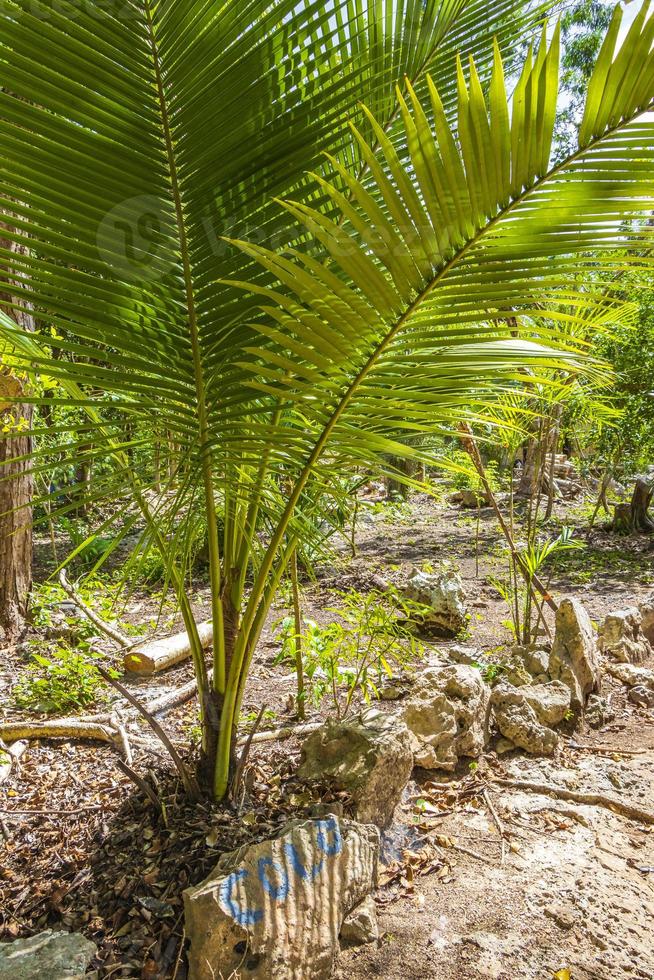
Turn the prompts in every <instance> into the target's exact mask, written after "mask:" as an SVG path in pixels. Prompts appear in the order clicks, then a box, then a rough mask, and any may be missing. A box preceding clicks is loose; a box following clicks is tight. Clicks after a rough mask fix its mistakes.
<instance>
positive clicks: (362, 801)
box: [299, 708, 413, 828]
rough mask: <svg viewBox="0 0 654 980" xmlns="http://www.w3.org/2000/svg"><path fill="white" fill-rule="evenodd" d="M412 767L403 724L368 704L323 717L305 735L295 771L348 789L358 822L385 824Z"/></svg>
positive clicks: (305, 777)
mask: <svg viewBox="0 0 654 980" xmlns="http://www.w3.org/2000/svg"><path fill="white" fill-rule="evenodd" d="M412 769H413V753H412V751H411V740H410V736H409V732H408V731H407V727H406V725H405V724H404V722H403V721H401V720H400V719H399V718H398V717H397V716H395V715H391V714H385V713H384V712H382V711H380V710H379V709H377V708H369V709H368V710H367V711H364V712H362V713H361V714H360V715H358V716H357V717H356V718H352V719H346V720H344V721H326V722H325V724H324V725H323V726H322V727H321V728H319V729H318V730H317V731H315V732H312V733H311V735H309V737H308V738H306V739H305V741H304V744H303V746H302V765H301V766H300V770H299V774H300V776H301V777H302V778H303V779H307V780H313V779H315V780H324V779H325V778H328V779H329V780H330V782H333V783H334V784H335V785H336V786H337V787H338V788H339V789H344V790H346V791H347V792H348V793H350V794H351V796H352V799H353V802H354V809H355V816H356V819H357V820H360V821H361V822H362V823H374V824H376V825H377V826H378V827H381V828H384V827H386V826H388V824H389V823H390V822H391V820H392V818H393V811H394V810H395V807H396V806H397V804H398V803H399V801H400V797H401V796H402V793H403V791H404V787H405V786H406V784H407V783H408V781H409V777H410V776H411V770H412Z"/></svg>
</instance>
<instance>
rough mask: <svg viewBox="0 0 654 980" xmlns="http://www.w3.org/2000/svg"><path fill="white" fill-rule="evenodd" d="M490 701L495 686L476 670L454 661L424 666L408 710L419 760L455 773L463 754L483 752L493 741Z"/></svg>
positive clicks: (420, 762)
mask: <svg viewBox="0 0 654 980" xmlns="http://www.w3.org/2000/svg"><path fill="white" fill-rule="evenodd" d="M489 703H490V688H489V687H488V685H487V684H486V683H485V682H484V680H483V678H482V676H481V673H480V672H479V671H478V670H477V669H476V668H474V667H469V666H466V665H465V664H452V665H451V666H447V667H430V668H428V669H427V670H424V671H423V672H422V674H420V676H419V677H418V678H417V680H416V686H415V688H414V691H413V693H412V694H411V696H410V697H409V699H408V700H407V701H406V702H405V706H404V714H403V717H404V721H405V722H406V725H407V728H408V729H409V732H410V733H411V742H412V747H413V754H414V760H415V764H416V765H417V766H422V767H423V768H424V769H447V770H450V771H451V770H453V769H454V768H455V767H456V764H457V761H458V759H459V757H460V756H471V757H473V758H475V757H476V756H478V755H480V754H481V753H482V752H483V751H484V748H485V746H486V744H487V742H488V715H489Z"/></svg>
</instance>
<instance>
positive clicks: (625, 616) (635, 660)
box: [599, 606, 652, 664]
mask: <svg viewBox="0 0 654 980" xmlns="http://www.w3.org/2000/svg"><path fill="white" fill-rule="evenodd" d="M646 614H647V615H648V616H649V607H647V609H646ZM648 625H649V622H648ZM599 648H600V651H601V652H602V653H603V654H604V655H605V656H607V657H612V658H613V660H617V661H618V663H623V664H641V663H642V662H643V661H644V660H646V659H647V657H648V656H649V655H650V654H651V653H652V647H651V645H650V642H649V640H648V639H647V636H646V635H645V632H644V630H643V617H642V614H641V612H640V609H638V608H637V607H636V606H631V607H630V608H629V609H619V610H617V611H616V612H611V613H609V614H608V616H606V617H605V618H604V621H603V623H602V625H601V627H600V631H599Z"/></svg>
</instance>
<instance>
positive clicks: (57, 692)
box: [13, 643, 105, 714]
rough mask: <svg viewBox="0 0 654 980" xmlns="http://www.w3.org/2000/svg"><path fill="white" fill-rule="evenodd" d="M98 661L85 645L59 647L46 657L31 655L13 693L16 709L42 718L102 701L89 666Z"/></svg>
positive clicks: (99, 681) (99, 682) (97, 678)
mask: <svg viewBox="0 0 654 980" xmlns="http://www.w3.org/2000/svg"><path fill="white" fill-rule="evenodd" d="M99 659H101V655H100V654H97V653H94V652H93V651H91V650H89V649H88V647H87V646H85V645H82V646H80V647H79V648H77V649H71V648H70V647H68V646H66V645H65V644H62V643H60V644H58V645H57V646H56V647H55V649H54V650H53V651H52V652H51V653H49V654H48V655H47V656H44V655H43V654H40V653H32V655H31V663H30V664H29V666H28V667H27V669H26V671H25V672H24V674H23V675H22V676H21V677H20V678H19V679H18V681H17V683H16V685H15V686H14V689H13V699H14V702H15V704H16V706H17V707H19V708H23V709H25V710H28V711H33V712H39V713H45V714H66V713H68V712H71V711H76V710H78V709H79V708H88V707H89V706H90V705H92V704H95V703H96V702H97V701H98V700H99V699H101V698H102V697H103V688H104V686H105V682H104V680H103V679H102V677H101V676H100V674H99V673H98V671H97V670H96V668H95V666H94V664H93V661H94V660H99Z"/></svg>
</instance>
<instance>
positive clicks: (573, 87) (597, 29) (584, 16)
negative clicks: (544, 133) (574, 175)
mask: <svg viewBox="0 0 654 980" xmlns="http://www.w3.org/2000/svg"><path fill="white" fill-rule="evenodd" d="M612 13H613V9H612V7H611V6H610V4H607V3H605V2H603V0H577V2H576V3H573V4H572V5H571V6H570V7H568V8H567V9H566V10H565V12H564V14H563V17H562V18H561V39H562V42H563V43H562V48H563V54H562V57H561V88H562V90H563V93H564V95H565V103H564V106H563V108H562V110H561V112H560V114H559V118H558V120H557V123H556V128H555V141H556V144H557V150H556V153H557V156H559V157H561V156H563V155H565V154H566V153H569V152H570V151H571V150H572V149H573V147H574V142H575V139H576V131H577V128H578V126H579V123H580V121H581V114H582V111H583V106H584V99H585V95H586V89H587V87H588V81H589V79H590V77H591V75H592V73H593V68H594V67H595V62H596V60H597V55H598V53H599V50H600V47H601V45H602V41H603V39H604V35H605V33H606V30H607V28H608V26H609V24H610V23H611V16H612Z"/></svg>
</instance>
